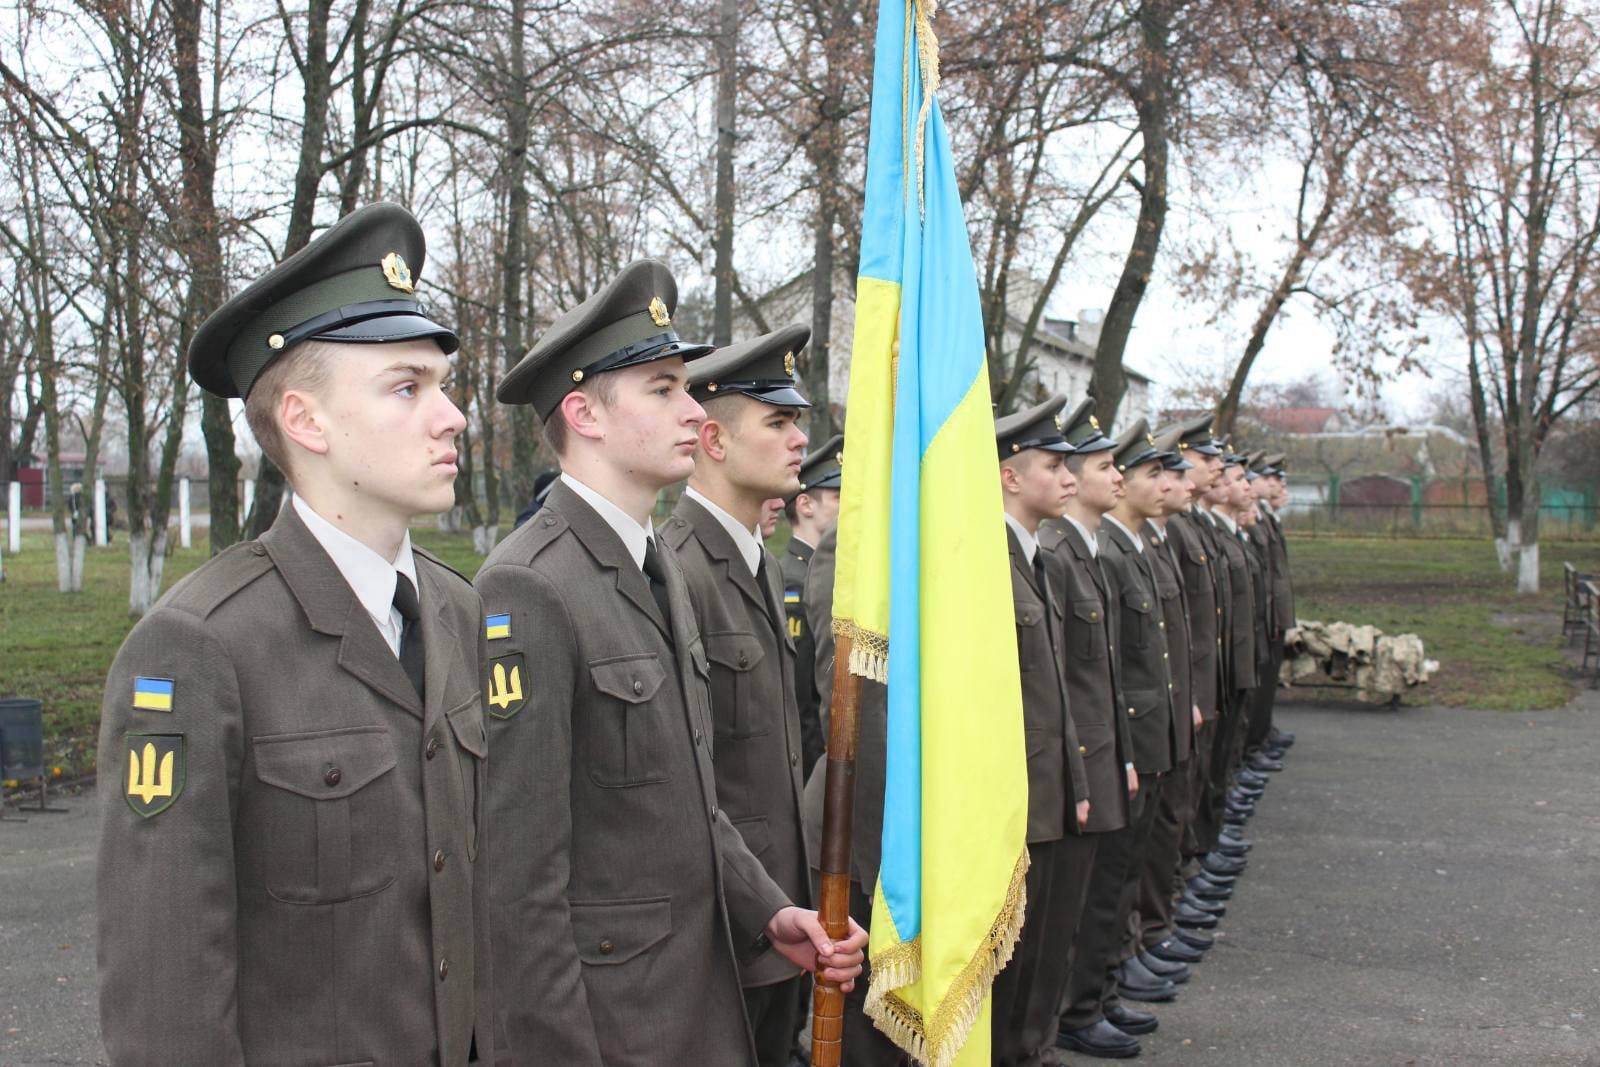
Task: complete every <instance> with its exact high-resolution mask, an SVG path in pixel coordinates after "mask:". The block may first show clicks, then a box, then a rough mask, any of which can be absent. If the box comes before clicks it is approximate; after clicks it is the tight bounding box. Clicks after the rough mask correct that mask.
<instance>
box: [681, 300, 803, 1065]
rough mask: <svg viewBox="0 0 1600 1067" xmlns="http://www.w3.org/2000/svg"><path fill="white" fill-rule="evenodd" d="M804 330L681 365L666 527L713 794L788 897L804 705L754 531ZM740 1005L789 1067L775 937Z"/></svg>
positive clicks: (797, 839)
mask: <svg viewBox="0 0 1600 1067" xmlns="http://www.w3.org/2000/svg"><path fill="white" fill-rule="evenodd" d="M810 339H811V330H810V328H809V327H806V326H791V327H788V328H786V329H782V330H778V331H776V332H774V333H769V334H766V335H765V336H763V337H758V338H756V339H755V340H753V341H746V342H744V343H742V344H736V345H732V346H730V347H728V348H725V349H722V350H721V351H719V352H716V353H714V354H712V355H709V356H707V357H705V358H704V359H698V360H696V361H695V362H694V364H693V365H692V366H691V367H690V370H689V393H690V395H691V396H693V397H694V398H695V399H696V400H697V401H699V402H700V404H701V406H702V407H703V408H704V409H705V413H706V417H705V421H704V422H702V423H701V424H700V431H699V442H700V443H699V447H698V448H697V449H696V450H695V453H694V473H693V474H692V475H690V476H689V486H688V488H687V489H685V490H684V493H683V496H682V497H681V498H680V499H679V500H678V506H677V508H676V509H675V510H674V511H673V513H672V517H671V518H670V519H668V520H667V521H666V523H665V524H664V525H663V526H662V529H661V536H662V538H663V539H664V540H665V541H666V543H667V545H668V546H669V547H670V548H671V549H672V550H673V552H674V553H675V554H676V555H677V557H678V562H679V563H680V564H681V565H682V567H683V577H684V580H685V581H686V582H687V583H688V586H689V599H690V601H691V602H692V603H693V605H694V612H695V621H696V622H697V623H698V624H699V627H700V635H701V639H702V640H703V641H704V642H705V650H706V658H707V659H709V660H710V661H711V721H712V726H713V734H714V738H715V744H714V747H713V750H712V762H713V764H714V765H715V767H716V772H717V796H718V797H719V798H721V801H722V807H723V810H724V811H726V812H727V814H728V818H730V819H732V820H733V825H734V828H735V829H737V830H738V831H739V833H740V834H741V835H742V836H743V837H744V842H745V844H746V845H748V846H749V848H750V851H751V852H752V853H754V854H755V856H756V858H757V859H759V860H760V861H761V864H762V866H763V867H765V868H766V871H767V873H768V874H769V875H771V876H772V879H773V881H775V882H777V883H778V886H779V887H780V888H781V889H782V890H783V891H784V893H785V894H786V895H787V896H788V898H789V899H790V900H791V901H795V902H797V903H800V904H809V903H810V900H811V880H810V878H809V877H808V876H807V873H806V860H805V842H804V841H803V840H802V838H801V835H800V789H801V783H802V780H803V779H802V775H803V774H804V770H803V768H802V765H801V754H800V712H799V707H798V705H797V703H796V699H795V679H794V672H795V662H794V660H795V655H794V643H793V642H792V641H791V640H790V639H789V632H788V619H787V618H786V617H785V615H784V610H783V600H782V597H783V594H782V591H781V589H782V587H781V586H780V585H779V575H778V563H777V561H776V560H774V559H773V558H772V557H771V556H770V555H769V554H768V553H767V550H766V548H765V547H764V546H763V544H762V540H761V534H760V529H759V526H758V524H759V522H760V521H761V512H762V507H763V504H764V502H765V501H767V500H768V499H771V498H773V497H782V496H785V495H787V494H788V493H791V492H793V491H794V490H795V489H797V488H798V487H799V484H800V469H801V463H802V462H803V460H804V458H805V448H806V435H805V434H804V433H803V432H801V430H800V426H799V418H800V413H801V412H802V411H804V410H805V409H806V408H809V407H810V406H811V404H810V402H809V401H807V400H806V398H805V397H804V396H802V395H801V393H800V391H799V390H798V389H797V388H795V380H794V371H795V356H796V355H797V354H798V353H799V351H800V350H801V349H802V348H804V347H805V346H806V342H807V341H809V340H810ZM739 978H740V982H741V984H742V985H743V987H744V1003H745V1011H746V1013H747V1014H748V1015H749V1017H750V1027H751V1030H752V1031H753V1032H754V1034H755V1042H756V1061H757V1062H758V1063H759V1064H760V1065H761V1067H788V1065H789V1053H790V1052H791V1051H792V1050H793V1047H794V1035H795V1033H796V1031H798V1030H799V1028H800V1008H801V997H802V995H803V993H804V990H805V986H804V983H803V982H802V980H801V971H800V968H799V967H797V966H795V965H794V963H792V962H791V961H790V960H788V959H787V958H786V957H784V956H783V955H781V954H780V953H778V952H777V951H776V950H774V949H769V950H767V951H766V952H764V953H762V954H761V955H759V956H757V957H756V958H754V959H751V960H746V961H742V962H741V965H740V968H739Z"/></svg>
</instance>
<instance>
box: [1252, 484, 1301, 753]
mask: <svg viewBox="0 0 1600 1067" xmlns="http://www.w3.org/2000/svg"><path fill="white" fill-rule="evenodd" d="M1283 458H1284V457H1283V453H1282V452H1277V453H1274V454H1271V455H1268V454H1266V453H1265V452H1260V453H1257V454H1256V456H1255V457H1254V459H1253V462H1252V463H1251V465H1250V467H1251V473H1253V474H1256V475H1257V476H1258V480H1257V481H1255V482H1254V483H1253V488H1254V489H1255V493H1256V501H1255V508H1256V513H1257V515H1258V516H1259V521H1257V522H1256V524H1255V525H1254V526H1253V527H1252V528H1251V537H1252V539H1254V540H1255V541H1256V543H1257V544H1258V545H1259V546H1260V549H1261V552H1262V556H1263V559H1264V561H1265V569H1266V572H1267V582H1268V600H1269V602H1270V603H1271V605H1272V609H1271V616H1270V618H1269V619H1268V620H1267V621H1268V650H1269V654H1268V656H1266V657H1265V658H1264V659H1263V660H1262V668H1261V677H1260V679H1259V684H1257V686H1256V690H1255V693H1254V694H1253V696H1252V698H1251V706H1250V735H1249V737H1248V738H1247V740H1246V746H1247V747H1248V748H1249V749H1251V750H1256V749H1259V748H1261V747H1262V746H1263V745H1264V744H1266V742H1267V740H1268V737H1269V735H1270V734H1271V732H1272V708H1273V705H1274V704H1275V703H1276V701H1277V694H1278V672H1279V670H1280V669H1281V668H1282V666H1283V655H1284V653H1283V638H1284V635H1285V634H1287V633H1288V632H1289V630H1290V629H1291V628H1292V627H1293V626H1294V593H1293V589H1292V586H1291V583H1290V578H1289V552H1288V544H1287V542H1286V541H1285V539H1284V535H1283V525H1282V522H1281V520H1279V518H1278V513H1277V511H1276V510H1275V508H1274V506H1273V501H1274V500H1275V499H1276V498H1277V497H1278V496H1279V494H1280V493H1281V492H1282V491H1283V489H1284V481H1283V469H1282V467H1281V466H1279V464H1280V463H1282V462H1283ZM1269 747H1270V746H1269Z"/></svg>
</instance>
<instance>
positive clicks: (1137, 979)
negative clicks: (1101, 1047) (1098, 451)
mask: <svg viewBox="0 0 1600 1067" xmlns="http://www.w3.org/2000/svg"><path fill="white" fill-rule="evenodd" d="M1112 455H1113V456H1114V457H1115V459H1116V463H1117V470H1118V471H1119V472H1120V473H1121V474H1122V478H1123V487H1124V491H1123V494H1122V496H1121V497H1119V498H1118V500H1117V503H1116V507H1114V508H1113V509H1112V510H1111V511H1110V512H1108V513H1107V514H1106V516H1105V520H1104V522H1102V523H1101V526H1100V545H1101V553H1100V563H1101V568H1102V569H1103V570H1104V571H1105V575H1106V591H1107V593H1108V594H1109V595H1110V597H1111V598H1112V600H1114V601H1115V602H1116V603H1117V604H1118V607H1119V616H1120V618H1121V627H1120V630H1119V634H1120V636H1119V638H1118V641H1117V647H1118V648H1119V649H1120V650H1121V653H1122V655H1121V659H1120V660H1119V661H1118V665H1119V667H1120V668H1121V670H1120V676H1119V678H1120V681H1121V685H1122V699H1123V709H1121V710H1126V712H1127V717H1128V732H1129V734H1130V735H1131V736H1132V738H1133V765H1134V768H1135V769H1136V770H1137V771H1138V772H1139V793H1138V795H1137V796H1135V797H1134V798H1133V802H1132V805H1131V819H1132V825H1131V827H1130V831H1129V832H1128V833H1125V834H1121V835H1118V836H1117V837H1116V838H1115V839H1114V841H1115V844H1114V845H1113V847H1112V848H1111V849H1109V850H1108V849H1106V848H1105V847H1102V848H1101V858H1102V859H1105V860H1107V862H1111V863H1115V864H1118V865H1119V866H1120V867H1121V868H1122V872H1123V874H1122V887H1121V892H1120V895H1119V898H1118V901H1117V907H1116V912H1115V916H1114V920H1113V926H1114V928H1115V930H1116V931H1118V933H1119V935H1120V936H1119V945H1118V948H1117V949H1116V950H1115V951H1114V952H1112V954H1111V955H1110V956H1109V957H1108V958H1107V959H1106V980H1105V985H1104V988H1103V990H1102V993H1101V1000H1102V1003H1103V1004H1105V1005H1108V1006H1109V1005H1110V1004H1111V1003H1113V1002H1114V1001H1115V1000H1116V998H1117V997H1118V996H1119V994H1120V995H1121V996H1125V997H1128V998H1129V999H1132V1000H1145V1001H1165V1000H1171V999H1172V998H1173V997H1175V996H1176V995H1177V989H1176V987H1175V986H1174V985H1173V984H1172V983H1171V982H1170V981H1168V980H1167V979H1165V978H1164V977H1162V976H1160V975H1157V974H1155V973H1154V972H1152V971H1151V970H1150V969H1149V968H1148V967H1147V966H1146V965H1145V964H1144V963H1143V962H1142V961H1141V960H1140V959H1139V958H1138V949H1139V944H1138V940H1137V938H1135V937H1134V936H1133V934H1132V932H1131V922H1130V917H1131V916H1132V914H1133V911H1134V903H1135V899H1136V897H1137V895H1138V889H1139V879H1140V876H1141V874H1142V873H1143V871H1144V864H1145V851H1146V849H1147V848H1148V847H1149V844H1150V834H1151V832H1152V831H1153V830H1154V828H1155V820H1156V811H1157V808H1158V807H1159V803H1160V801H1159V794H1160V793H1161V792H1162V791H1164V790H1165V789H1166V787H1167V782H1168V779H1169V777H1170V776H1171V775H1172V772H1173V768H1174V767H1176V766H1178V764H1179V762H1180V760H1179V756H1178V744H1177V737H1178V735H1177V726H1176V725H1175V724H1174V722H1173V719H1174V717H1175V711H1174V707H1173V695H1174V694H1173V691H1174V688H1175V687H1174V685H1173V681H1172V668H1171V652H1170V650H1169V647H1168V644H1167V624H1166V619H1165V617H1164V616H1163V614H1162V608H1161V596H1160V593H1159V592H1158V591H1157V588H1156V576H1155V567H1154V564H1153V563H1152V562H1151V559H1150V557H1151V555H1152V554H1153V550H1152V549H1151V547H1150V546H1149V545H1147V544H1145V541H1144V537H1143V536H1142V534H1141V532H1140V531H1141V530H1142V529H1143V527H1144V524H1145V520H1147V519H1150V518H1153V517H1155V516H1157V515H1159V514H1160V513H1161V510H1162V484H1163V483H1162V460H1163V459H1164V458H1165V457H1164V456H1163V455H1162V454H1161V452H1159V451H1158V450H1157V449H1156V447H1155V442H1154V440H1153V439H1152V438H1151V436H1150V434H1149V427H1148V426H1147V425H1146V423H1145V421H1144V420H1143V419H1137V420H1135V421H1134V423H1133V424H1132V425H1131V426H1129V427H1128V428H1127V429H1126V430H1124V431H1123V432H1122V433H1121V434H1119V435H1118V437H1117V439H1116V448H1115V449H1114V450H1113V452H1112ZM1158 966H1159V965H1158Z"/></svg>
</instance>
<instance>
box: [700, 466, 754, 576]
mask: <svg viewBox="0 0 1600 1067" xmlns="http://www.w3.org/2000/svg"><path fill="white" fill-rule="evenodd" d="M683 495H684V496H686V497H688V498H689V499H690V500H693V501H694V502H695V503H696V504H699V505H700V506H701V507H703V508H705V509H706V510H707V511H709V512H711V517H712V518H713V519H716V520H717V521H718V522H720V523H721V524H722V528H723V529H724V530H727V531H728V536H729V537H731V538H733V544H734V547H736V548H737V549H738V550H739V555H740V556H743V557H744V562H745V566H747V567H749V568H750V574H751V576H752V577H753V576H754V575H755V573H756V568H757V567H759V566H761V550H762V544H761V528H760V527H755V528H753V529H749V530H747V529H745V528H744V527H743V526H740V525H739V520H738V519H736V518H734V517H733V516H732V515H729V514H728V513H727V512H726V511H724V510H723V509H722V508H721V507H719V506H717V504H715V503H713V502H712V500H711V499H710V498H709V497H707V496H706V495H705V494H704V493H702V492H700V491H699V490H697V489H696V488H695V487H694V486H692V485H689V486H685V487H684V490H683Z"/></svg>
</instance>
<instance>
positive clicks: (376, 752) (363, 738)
mask: <svg viewBox="0 0 1600 1067" xmlns="http://www.w3.org/2000/svg"><path fill="white" fill-rule="evenodd" d="M251 746H252V748H253V749H254V751H255V757H256V777H257V778H259V779H260V780H261V781H263V782H265V783H266V784H267V785H273V786H277V787H278V788H279V789H287V790H288V791H289V792H291V793H297V794H299V795H300V796H303V797H310V798H311V799H313V800H336V799H338V798H340V797H347V796H350V795H351V794H352V793H354V792H355V791H356V790H358V789H360V788H361V787H362V786H365V785H368V784H370V783H371V782H372V781H373V780H374V779H376V778H378V777H380V776H382V775H384V774H387V773H388V772H389V771H391V770H393V769H394V766H395V755H394V746H393V745H391V744H390V743H389V732H388V731H387V730H385V729H384V728H383V727H381V726H357V727H352V728H350V729H346V730H323V731H318V732H316V733H305V734H269V735H267V736H264V737H256V738H252V739H251Z"/></svg>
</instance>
